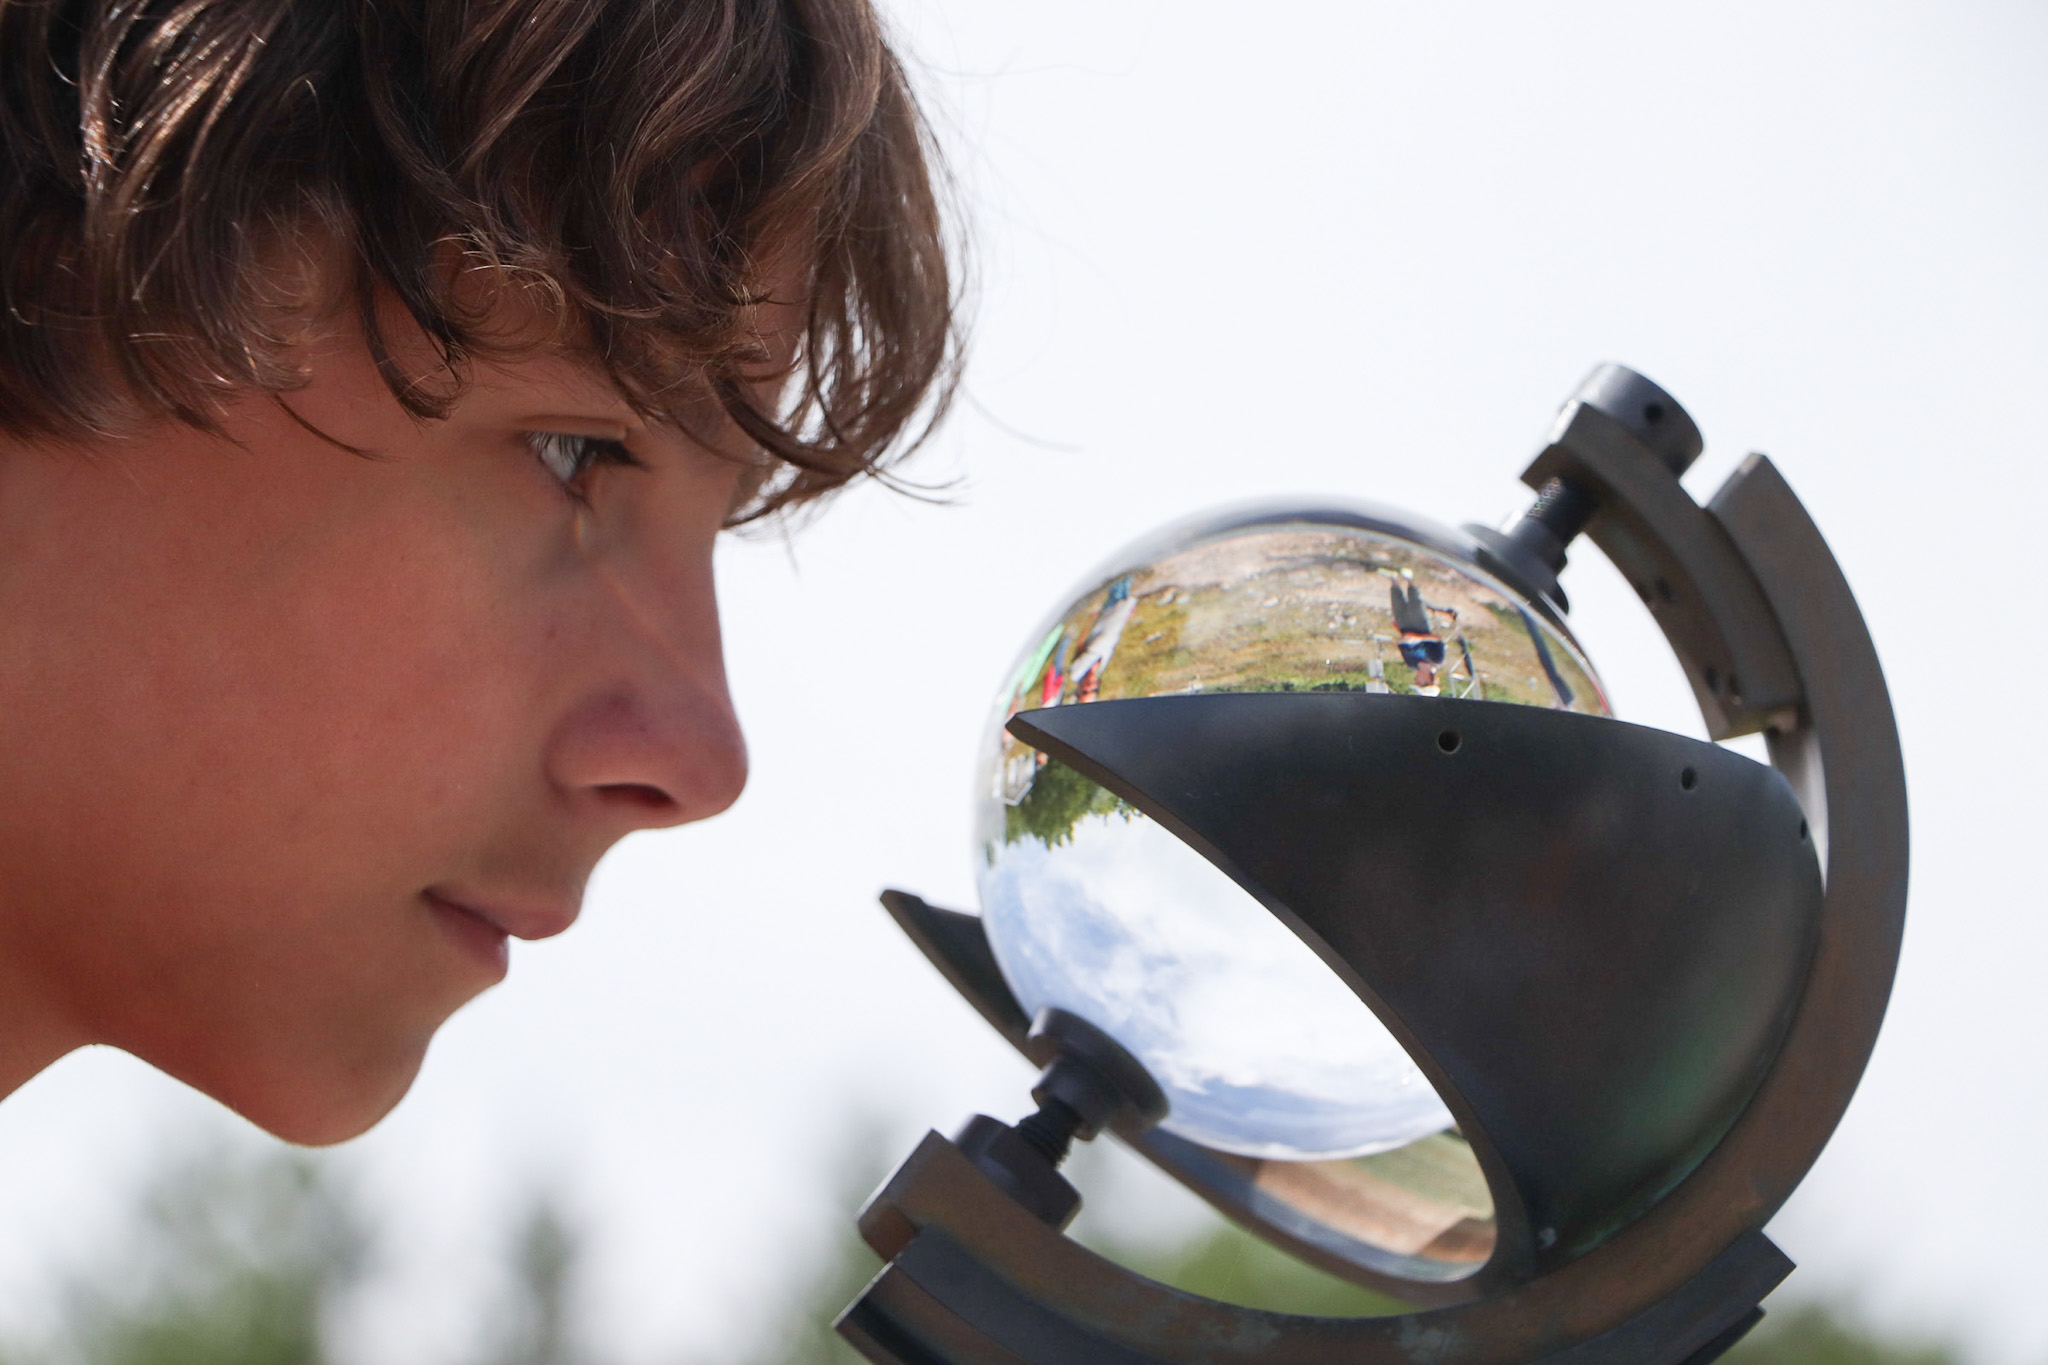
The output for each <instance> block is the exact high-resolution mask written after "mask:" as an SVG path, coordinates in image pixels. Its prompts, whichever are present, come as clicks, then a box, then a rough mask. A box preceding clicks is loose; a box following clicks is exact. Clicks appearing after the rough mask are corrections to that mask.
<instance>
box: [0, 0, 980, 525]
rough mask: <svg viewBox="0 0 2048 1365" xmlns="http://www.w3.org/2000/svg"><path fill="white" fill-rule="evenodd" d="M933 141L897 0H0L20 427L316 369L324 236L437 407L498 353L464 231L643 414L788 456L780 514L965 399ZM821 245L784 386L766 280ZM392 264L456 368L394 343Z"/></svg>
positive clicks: (760, 507) (413, 310)
mask: <svg viewBox="0 0 2048 1365" xmlns="http://www.w3.org/2000/svg"><path fill="white" fill-rule="evenodd" d="M931 158H932V152H931V145H930V138H929V135H928V131H927V129H926V126H925V124H924V122H923V120H922V118H921V116H920V114H919V112H918V109H917V107H916V105H915V104H914V103H913V101H912V98H911V95H910V92H909V89H908V87H907V85H906V83H905V79H904V74H903V71H902V68H901V66H900V64H899V62H898V60H897V58H896V56H895V55H894V53H893V52H892V51H891V50H890V48H889V46H888V44H887V42H886V41H885V40H884V36H883V34H882V32H881V29H880V27H879V24H878V21H877V19H876V16H875V14H874V13H873V11H872V9H871V8H870V6H869V3H868V0H0V163H4V164H0V252H4V255H0V289H4V291H5V304H6V308H7V315H6V319H5V325H4V327H0V431H6V432H10V433H13V434H17V435H27V436H42V437H55V438H59V439H73V438H87V437H92V436H104V435H119V434H121V433H123V432H124V431H126V430H130V429H132V427H133V425H134V424H135V423H136V422H137V421H141V420H148V419H149V418H152V417H163V416H171V417H175V418H177V419H179V420H182V421H185V422H188V423H192V424H194V425H197V426H200V427H202V428H207V429H214V427H215V423H216V422H217V420H218V415H219V412H220V409H221V404H222V403H223V402H224V401H225V400H226V399H227V398H229V397H230V396H232V395H235V394H237V393H243V392H247V391H250V390H255V391H263V392H270V393H284V392H287V391H289V390H290V389H292V388H293V387H294V386H296V385H297V384H298V383H299V382H300V376H299V374H298V372H297V370H296V368H295V367H294V364H293V361H292V359H291V357H290V355H289V341H290V338H289V336H288V335H287V334H286V333H287V331H288V328H287V327H286V325H285V321H284V319H285V317H286V315H287V314H288V312H289V310H288V309H281V308H280V306H279V305H280V297H279V288H280V286H279V283H278V280H277V278H276V277H277V274H278V272H277V271H276V269H275V268H274V265H275V260H276V256H277V244H278V243H279V242H280V241H286V242H289V241H304V240H306V234H307V233H308V232H309V231H313V232H317V234H318V236H319V238H320V239H321V240H322V241H324V242H327V243H330V244H333V245H338V246H339V247H340V250H341V255H342V257H343V258H344V259H345V260H346V261H347V262H348V269H349V271H350V272H351V275H350V278H349V279H348V280H347V281H345V282H344V284H345V294H346V296H347V299H348V301H349V303H350V305H351V306H352V307H353V309H354V311H355V312H356V314H357V315H358V316H359V318H360V320H361V323H362V327H363V332H364V335H365V337H366V338H367V340H368V344H369V346H370V348H371V352H372V354H373V356H374V357H375V358H376V360H377V362H378V365H379V368H380V370H381V371H382V373H383V375H384V379H385V382H386V384H387V385H388V386H389V387H390V389H391V392H392V393H393V395H394V396H395V397H396V398H397V400H398V401H399V402H400V403H401V404H403V405H404V406H405V407H406V408H407V409H409V410H410V411H412V412H413V413H415V414H416V415H418V416H421V417H426V418H431V417H434V416H437V415H441V414H443V413H445V412H446V411H447V409H448V405H449V403H450V402H451V401H452V399H453V398H454V397H455V395H456V394H457V392H459V384H460V376H461V374H462V373H463V364H464V362H465V361H466V360H468V359H470V358H472V357H476V356H481V355H486V354H489V353H492V351H493V349H494V347H493V342H492V339H491V338H490V337H489V336H487V335H485V334H483V332H482V331H481V322H482V319H481V317H479V316H478V315H477V313H476V310H475V308H474V305H473V303H472V306H471V307H469V308H467V309H465V307H464V306H463V302H462V300H461V299H460V298H459V297H458V296H457V295H456V292H455V291H454V289H453V281H452V276H451V272H450V270H449V269H448V261H449V258H450V252H451V250H452V251H454V252H455V253H457V255H458V258H459V259H462V260H465V261H474V262H484V263H488V264H489V265H492V266H494V267H497V268H501V269H504V270H506V271H508V272H512V273H513V274H512V276H510V277H516V278H519V279H521V280H522V281H523V282H525V283H527V284H532V285H535V286H537V287H539V288H540V289H541V290H542V291H543V293H544V294H545V296H546V297H547V298H548V300H549V301H550V302H551V303H552V305H553V306H554V308H555V310H556V312H557V314H558V316H559V317H560V318H562V319H565V320H566V325H567V326H569V327H570V328H571V329H573V333H574V334H575V335H576V336H577V337H578V338H579V339H580V340H581V341H582V343H583V344H584V346H585V347H586V348H587V350H588V352H589V354H590V355H591V356H592V357H593V358H594V360H595V362H596V363H597V364H598V365H600V366H601V367H602V368H603V370H604V371H605V372H606V373H607V374H608V375H609V376H610V377H611V379H612V381H613V382H614V383H615V384H616V385H617V386H618V388H619V391H620V392H621V393H622V394H623V395H625V397H626V398H627V399H628V400H629V401H630V402H631V403H633V404H634V406H635V407H637V408H639V409H640V410H641V411H642V412H643V413H645V414H647V415H649V416H651V417H655V418H661V419H667V420H675V421H683V420H685V418H684V414H686V413H687V412H688V411H690V410H691V408H692V404H693V402H694V403H695V404H698V405H700V406H699V408H698V410H701V403H702V401H703V397H704V395H705V393H706V392H707V390H708V391H709V392H710V393H711V394H712V395H715V397H716V400H717V402H718V404H719V406H720V407H721V408H723V410H724V411H725V412H726V413H727V414H728V415H729V416H730V417H731V419H732V420H733V422H734V423H736V424H737V426H738V427H739V429H740V430H741V431H742V432H743V433H744V434H745V436H746V437H747V438H748V439H750V440H751V441H752V442H754V443H755V444H756V445H757V446H758V447H759V450H760V451H762V452H766V454H768V455H769V456H772V457H774V459H775V460H776V461H778V462H779V464H778V465H777V466H776V472H775V473H773V474H772V475H769V476H767V477H766V478H765V479H764V480H763V482H762V485H761V487H760V489H759V491H758V492H757V494H756V495H755V496H754V498H753V499H752V500H751V502H750V503H749V504H748V505H747V506H746V507H744V508H742V509H741V511H740V512H739V513H738V514H736V516H737V519H740V520H744V519H748V518H750V517H755V516H759V515H762V514H764V513H767V512H770V511H774V510H776V509H778V508H781V507H785V506H788V505H791V504H793V503H796V502H800V501H803V500H804V499H807V498H810V497H814V496H816V495H817V494H819V493H821V492H824V491H826V490H829V489H832V488H835V487H838V486H839V485H841V484H843V483H845V482H846V481H847V480H848V479H851V478H853V477H856V476H858V475H861V474H871V473H877V472H880V471H881V470H883V469H884V468H885V466H886V465H887V464H888V463H889V462H890V461H892V460H893V459H894V458H895V457H896V456H898V455H900V454H902V453H904V452H906V451H907V450H909V449H911V448H913V447H914V446H915V445H916V444H917V443H918V442H919V441H920V440H921V439H922V438H923V436H924V435H925V434H926V433H927V432H928V431H929V429H930V425H931V423H932V422H934V421H935V420H936V419H937V417H938V415H939V414H940V413H941V412H942V411H943V409H944V407H945V405H946V401H947V399H948V398H949V397H950V395H951V392H952V387H953V382H954V378H955V376H956V374H957V372H958V358H959V330H958V327H957V325H956V288H955V283H954V277H953V275H952V273H951V271H950V270H949V261H948V250H947V234H946V224H945V222H944V221H943V220H942V216H941V213H940V210H939V206H938V203H937V199H936V196H935V194H934V171H933V164H934V163H933V162H932V160H931ZM792 263H794V265H795V269H794V271H793V272H792V270H791V265H792ZM266 264H268V265H269V266H271V267H272V268H268V269H267V268H266ZM792 273H793V274H794V276H795V277H796V278H798V279H800V280H801V282H802V284H803V286H804V292H803V295H802V298H801V299H800V300H798V301H797V302H798V303H799V304H800V305H801V308H802V310H803V324H802V336H801V339H800V345H799V346H798V349H797V352H796V359H795V362H794V368H793V372H792V373H791V375H790V379H789V382H788V383H787V384H786V385H785V387H784V390H783V401H782V403H781V405H780V407H779V408H777V409H776V410H773V411H769V410H764V409H763V408H762V407H760V406H758V405H757V402H756V400H755V399H754V397H753V394H754V393H755V392H757V388H755V387H752V386H750V384H749V382H748V381H749V380H750V379H758V377H759V375H760V372H761V369H762V367H763V365H764V363H766V361H767V352H766V350H765V348H764V347H763V345H762V342H761V338H760V335H759V330H758V325H757V322H756V318H757V316H758V310H757V308H756V305H758V304H760V303H762V302H763V301H764V298H765V292H766V290H767V288H768V282H769V280H770V279H771V278H773V279H786V278H789V277H790V276H791V275H792ZM385 291H388V296H387V297H395V299H396V300H397V302H398V303H399V304H401V305H402V306H403V309H404V311H405V312H406V313H408V314H410V317H411V319H412V321H413V322H414V323H416V324H417V325H418V327H419V328H420V329H421V330H422V331H423V332H424V333H425V335H426V337H427V338H428V339H429V341H430V342H431V343H432V345H433V346H434V348H435V351H436V353H437V356H438V359H439V361H440V362H441V365H440V367H439V370H438V373H437V375H429V376H424V377H423V376H421V375H419V374H415V373H408V372H406V371H405V369H403V368H402V367H401V366H400V365H399V364H398V363H397V362H396V361H395V360H394V358H393V354H392V350H391V347H390V346H389V344H388V333H387V324H385V323H380V321H379V311H380V310H379V307H378V305H377V299H378V297H379V296H380V295H384V293H385Z"/></svg>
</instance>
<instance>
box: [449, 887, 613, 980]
mask: <svg viewBox="0 0 2048 1365" xmlns="http://www.w3.org/2000/svg"><path fill="white" fill-rule="evenodd" d="M420 899H421V900H422V901H424V902H425V903H426V905H427V908H428V909H429V910H431V911H432V912H433V915H434V919H435V921H436V922H437V923H439V924H440V926H441V928H442V929H443V930H444V931H445V932H446V933H447V934H448V935H449V936H450V937H451V938H453V939H454V940H455V943H456V946H458V947H459V948H461V949H462V950H463V951H464V952H465V953H467V954H468V955H469V956H470V957H471V958H472V959H474V960H475V961H476V962H477V963H478V964H479V965H480V966H482V967H484V968H485V970H487V971H489V972H490V973H491V976H492V979H493V980H502V979H503V977H504V975H505V972H506V970H507V968H508V967H509V966H510V965H511V942H510V941H511V940H512V939H515V938H518V939H529V940H530V939H542V938H552V937H553V936H555V935H556V934H559V933H561V932H562V931H563V930H564V929H567V928H568V927H569V926H570V925H571V924H573V923H575V920H576V911H577V907H576V906H574V905H570V906H566V907H563V906H512V905H502V904H496V903H483V902H479V901H476V900H472V899H469V898H467V897H462V896H456V895H450V894H449V893H447V892H445V891H442V890H440V889H438V888H436V887H428V888H427V889H426V890H425V891H422V892H421V893H420Z"/></svg>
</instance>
